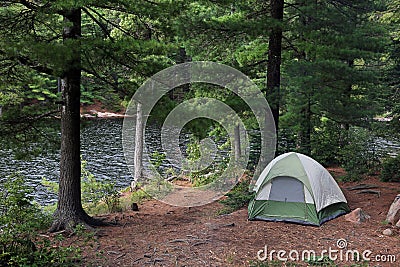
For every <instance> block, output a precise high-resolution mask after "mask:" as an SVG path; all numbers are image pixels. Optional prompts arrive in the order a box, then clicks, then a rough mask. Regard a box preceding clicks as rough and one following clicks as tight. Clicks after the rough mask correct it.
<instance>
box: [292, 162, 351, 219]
mask: <svg viewBox="0 0 400 267" xmlns="http://www.w3.org/2000/svg"><path fill="white" fill-rule="evenodd" d="M297 156H298V157H299V159H300V161H301V163H302V165H303V166H304V170H305V171H306V173H307V176H308V180H309V182H310V185H311V189H312V192H313V194H314V201H315V207H316V210H317V211H318V212H319V211H320V210H322V209H323V208H325V207H327V206H329V205H331V204H334V203H338V202H345V203H347V201H346V198H345V196H344V195H343V193H342V190H340V188H339V186H338V184H337V183H336V181H335V180H334V179H333V177H332V176H331V175H330V173H329V172H328V171H327V170H326V169H325V168H324V167H323V166H322V165H321V164H319V163H318V162H317V161H315V160H313V159H312V158H310V157H307V156H305V155H303V154H297Z"/></svg>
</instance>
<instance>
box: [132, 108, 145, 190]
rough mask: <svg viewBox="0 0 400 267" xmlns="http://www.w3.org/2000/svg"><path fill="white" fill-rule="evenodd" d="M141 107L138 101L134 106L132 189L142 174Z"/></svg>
mask: <svg viewBox="0 0 400 267" xmlns="http://www.w3.org/2000/svg"><path fill="white" fill-rule="evenodd" d="M143 138H144V137H143V108H142V103H140V102H138V103H137V107H136V133H135V157H134V159H133V160H134V162H133V165H134V166H135V173H134V176H133V181H132V182H131V190H132V191H134V190H135V188H136V183H137V182H138V181H139V179H140V178H141V177H142V174H143V162H142V161H143Z"/></svg>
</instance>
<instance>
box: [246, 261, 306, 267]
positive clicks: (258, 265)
mask: <svg viewBox="0 0 400 267" xmlns="http://www.w3.org/2000/svg"><path fill="white" fill-rule="evenodd" d="M282 266H287V267H292V266H293V267H296V266H298V264H296V263H295V262H287V261H286V262H284V263H283V262H282V261H278V260H273V261H251V262H250V267H282Z"/></svg>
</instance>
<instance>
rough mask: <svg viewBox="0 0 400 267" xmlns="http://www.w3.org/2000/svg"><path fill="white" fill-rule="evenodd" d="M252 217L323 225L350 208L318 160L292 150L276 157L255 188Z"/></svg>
mask: <svg viewBox="0 0 400 267" xmlns="http://www.w3.org/2000/svg"><path fill="white" fill-rule="evenodd" d="M253 190H254V191H255V197H254V199H253V200H251V202H250V203H249V209H248V215H249V220H265V221H285V222H294V223H300V224H308V225H316V226H320V225H321V224H323V223H324V222H326V221H329V220H331V219H334V218H336V217H338V216H340V215H342V214H345V213H348V212H349V211H350V209H349V206H348V205H347V200H346V198H345V196H344V195H343V192H342V191H341V190H340V188H339V186H338V184H337V183H336V181H335V180H334V179H333V177H332V176H331V175H330V174H329V172H328V171H327V170H326V169H325V168H324V167H323V166H322V165H321V164H319V163H318V162H317V161H315V160H314V159H312V158H310V157H307V156H305V155H303V154H300V153H295V152H289V153H286V154H283V155H280V156H278V157H276V158H275V159H273V160H272V161H271V162H270V163H269V164H268V165H267V167H265V169H264V170H263V172H262V173H261V175H260V177H259V178H258V179H257V182H256V184H255V186H254V188H253Z"/></svg>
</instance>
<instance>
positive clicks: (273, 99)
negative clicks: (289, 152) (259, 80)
mask: <svg viewBox="0 0 400 267" xmlns="http://www.w3.org/2000/svg"><path fill="white" fill-rule="evenodd" d="M283 4H284V0H270V8H271V11H270V12H271V17H272V18H273V19H275V20H276V22H275V23H277V25H275V26H274V27H273V28H272V30H271V32H270V34H269V46H268V64H267V98H268V102H269V105H270V108H271V111H272V115H273V117H274V120H275V127H276V131H277V132H278V129H279V128H278V127H279V103H280V85H281V60H282V27H281V25H279V24H278V23H280V22H282V21H283Z"/></svg>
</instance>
